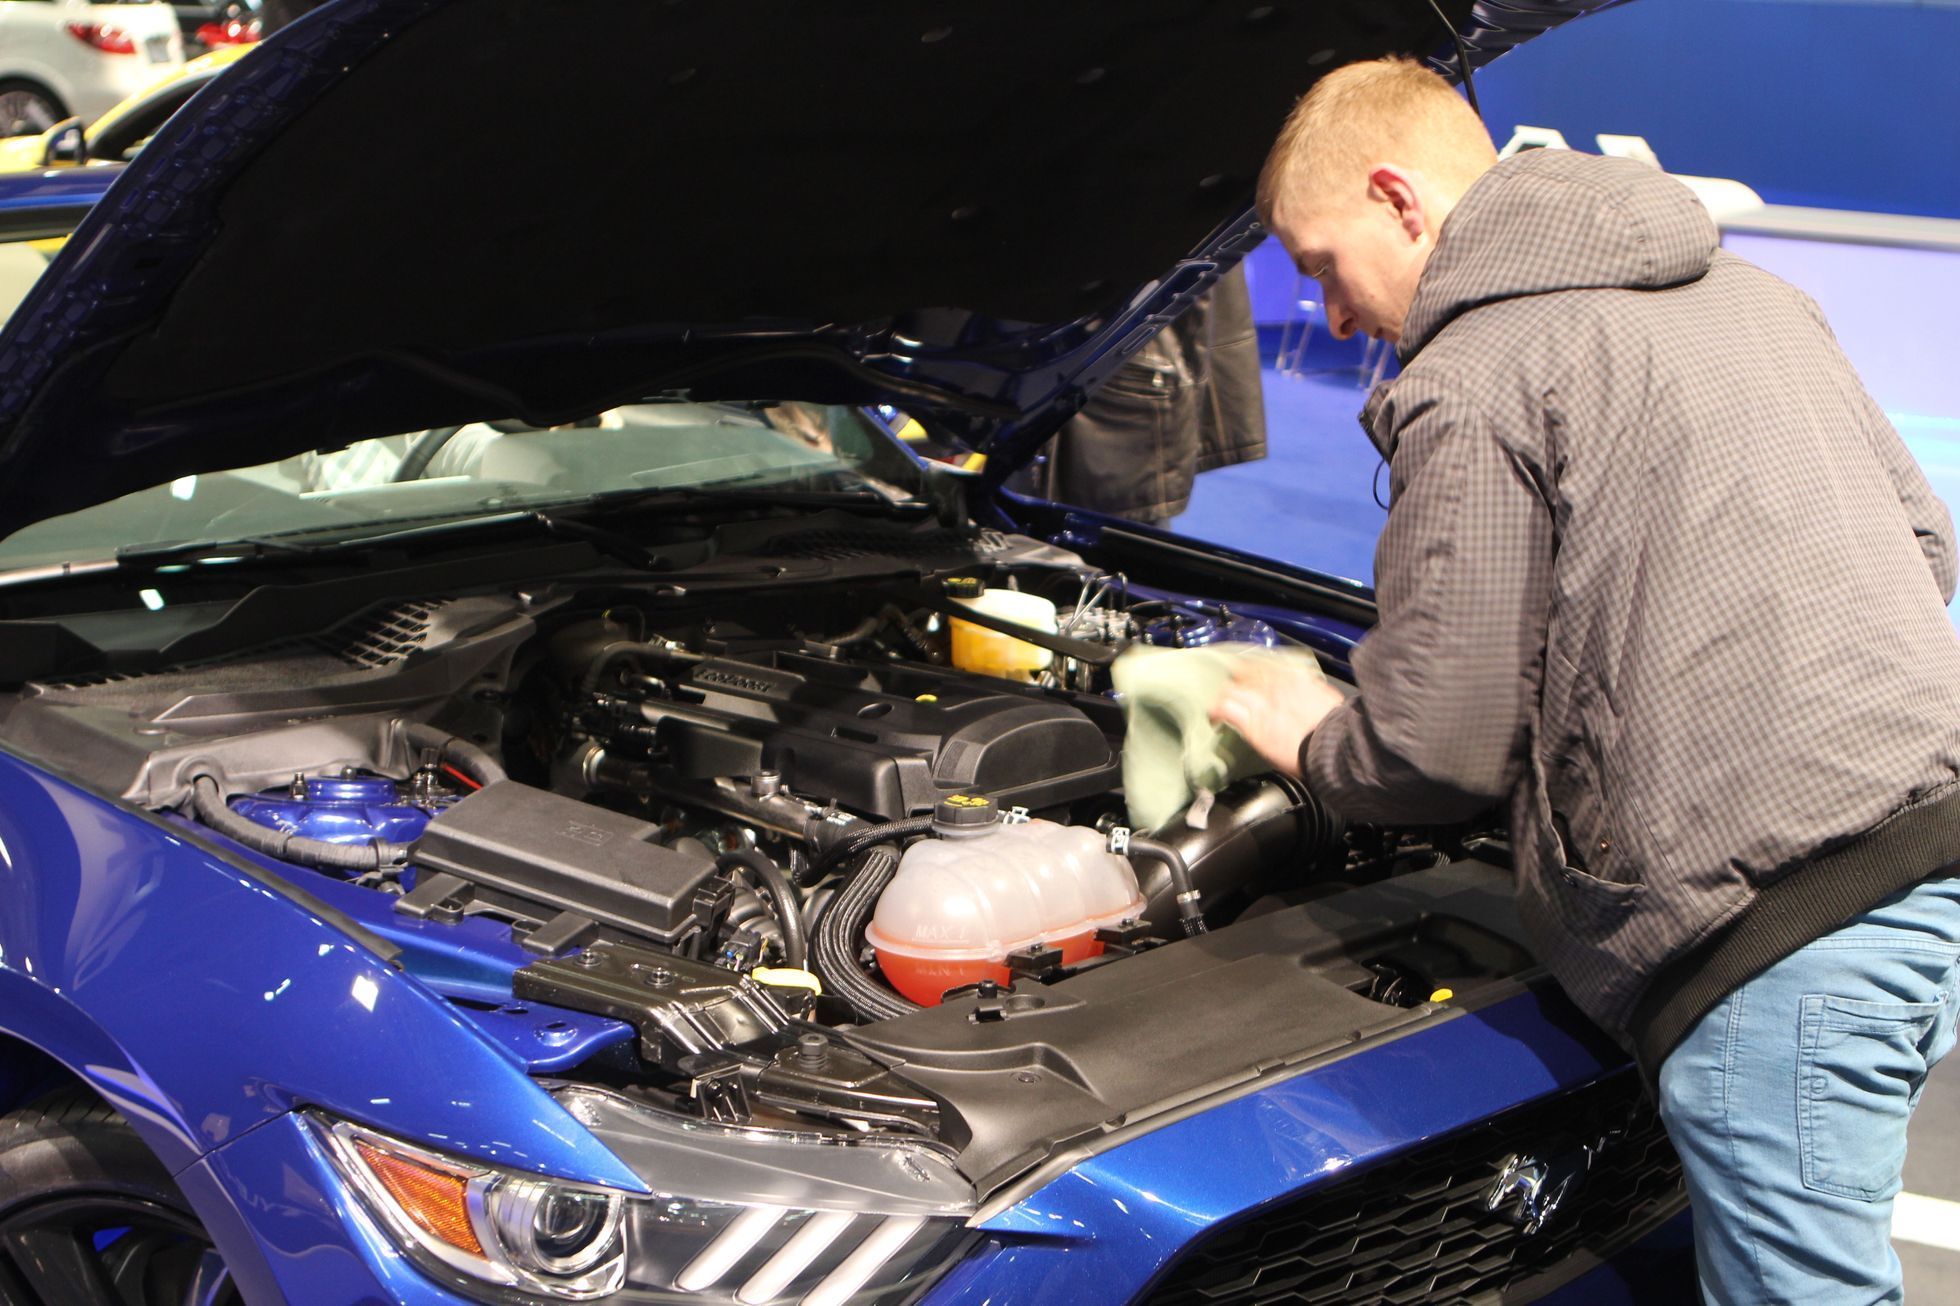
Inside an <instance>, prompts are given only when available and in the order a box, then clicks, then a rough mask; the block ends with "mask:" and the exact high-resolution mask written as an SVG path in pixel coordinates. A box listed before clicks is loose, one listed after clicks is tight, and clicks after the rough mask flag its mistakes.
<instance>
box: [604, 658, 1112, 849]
mask: <svg viewBox="0 0 1960 1306" xmlns="http://www.w3.org/2000/svg"><path fill="white" fill-rule="evenodd" d="M673 688H674V691H675V694H676V698H675V699H660V700H652V701H649V702H647V703H645V704H643V705H642V706H641V711H642V712H643V713H644V714H645V716H646V717H647V719H648V720H649V721H652V722H654V723H656V726H657V735H656V737H657V739H658V743H659V751H660V754H661V758H662V760H663V761H665V762H666V763H668V764H669V765H670V766H672V767H673V768H674V771H675V772H676V773H677V774H678V775H679V776H680V777H681V778H683V779H688V780H707V779H712V778H714V777H717V776H746V775H754V774H755V773H757V772H758V771H776V772H778V773H780V774H781V775H782V777H783V783H784V785H785V786H786V787H787V788H789V789H790V790H791V791H793V792H794V793H797V794H799V795H802V796H805V797H809V798H818V799H828V800H831V801H834V802H836V803H837V804H838V806H840V807H843V808H846V809H849V810H850V811H853V812H857V813H859V814H861V815H864V816H871V817H876V818H879V819H881V820H897V819H899V818H901V817H905V816H913V815H918V814H920V813H925V812H930V811H931V810H932V807H933V804H934V803H936V802H938V801H939V800H940V799H941V798H943V797H945V796H946V795H947V794H951V793H967V792H973V793H984V794H989V795H991V796H992V797H994V798H995V799H996V800H998V801H999V802H1000V803H1001V804H1002V805H1003V806H1008V805H1013V804H1020V805H1023V806H1027V807H1031V808H1040V807H1048V806H1051V805H1053V804H1056V803H1063V802H1068V801H1070V800H1072V799H1077V798H1086V797H1089V796H1091V795H1094V794H1099V793H1106V792H1108V791H1109V790H1111V789H1113V788H1115V787H1116V785H1117V784H1118V783H1119V779H1118V775H1119V771H1120V762H1119V757H1120V754H1121V739H1122V715H1121V712H1120V710H1119V709H1117V707H1116V706H1115V704H1113V703H1110V702H1108V701H1107V700H1105V699H1099V698H1094V697H1091V696H1088V695H1064V694H1060V693H1056V692H1051V691H1043V690H1039V689H1035V688H1033V687H1023V686H1020V685H1015V684H1012V683H1009V682H1007V681H1003V680H994V679H990V678H985V677H981V676H975V675H969V674H966V673H962V672H957V671H944V670H940V669H937V668H930V667H921V666H916V665H886V664H873V663H862V662H849V661H831V660H828V659H825V658H817V657H809V656H805V655H802V654H797V653H781V652H778V653H768V654H758V655H756V656H754V657H743V658H709V659H707V660H705V661H702V662H698V663H696V664H694V665H693V666H692V667H690V668H689V669H688V671H687V673H686V674H685V675H684V676H682V677H680V678H679V679H678V680H676V681H674V682H673ZM696 700H698V701H696ZM1091 713H1094V714H1095V717H1096V718H1097V719H1096V720H1092V719H1091V715H1090V714H1091Z"/></svg>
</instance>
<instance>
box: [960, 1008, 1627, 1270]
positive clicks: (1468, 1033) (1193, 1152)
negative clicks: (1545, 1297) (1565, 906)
mask: <svg viewBox="0 0 1960 1306" xmlns="http://www.w3.org/2000/svg"><path fill="white" fill-rule="evenodd" d="M1622 1062H1623V1058H1622V1056H1621V1055H1620V1053H1619V1052H1618V1050H1617V1049H1615V1048H1614V1047H1613V1046H1612V1045H1611V1044H1610V1043H1609V1042H1608V1041H1607V1040H1606V1039H1605V1037H1604V1036H1603V1035H1601V1034H1600V1033H1598V1031H1596V1030H1594V1029H1593V1028H1592V1027H1591V1026H1589V1025H1587V1024H1586V1023H1585V1021H1584V1019H1583V1018H1582V1017H1580V1016H1579V1015H1578V1013H1577V1012H1576V1011H1575V1010H1574V1009H1573V1008H1572V1006H1571V1004H1570V1003H1568V1002H1567V1001H1566V1000H1565V999H1564V998H1563V997H1561V996H1559V995H1558V994H1556V993H1555V992H1540V991H1537V990H1532V991H1529V992H1526V993H1524V994H1520V995H1518V996H1516V997H1513V998H1509V999H1506V1000H1504V1001H1502V1002H1499V1003H1495V1004H1493V1005H1492V1006H1490V1007H1488V1008H1486V1009H1484V1010H1481V1011H1475V1012H1466V1013H1463V1014H1460V1015H1457V1016H1455V1017H1453V1018H1450V1019H1446V1020H1443V1021H1440V1022H1439V1023H1437V1024H1436V1025H1434V1026H1433V1027H1431V1028H1428V1029H1425V1030H1422V1031H1420V1032H1417V1033H1414V1034H1410V1035H1408V1036H1406V1037H1403V1038H1399V1039H1396V1040H1393V1041H1391V1042H1388V1043H1385V1044H1383V1045H1381V1046H1379V1047H1376V1048H1371V1049H1368V1050H1366V1051H1362V1052H1357V1053H1355V1054H1354V1055H1352V1056H1349V1057H1345V1058H1343V1059H1341V1060H1338V1061H1335V1062H1332V1063H1331V1064H1328V1065H1326V1066H1323V1067H1321V1068H1319V1069H1316V1070H1312V1071H1309V1072H1307V1073H1304V1074H1300V1075H1296V1076H1293V1077H1291V1078H1289V1079H1285V1080H1282V1081H1280V1082H1279V1083H1275V1084H1272V1085H1269V1086H1266V1087H1264V1088H1260V1089H1257V1090H1255V1091H1253V1092H1249V1093H1245V1094H1243V1095H1241V1096H1239V1097H1236V1098H1233V1099H1231V1100H1229V1101H1227V1102H1223V1103H1221V1104H1219V1105H1217V1106H1215V1107H1211V1108H1209V1109H1207V1110H1205V1111H1202V1112H1200V1113H1198V1114H1196V1115H1192V1116H1189V1117H1187V1118H1185V1119H1183V1120H1178V1121H1175V1122H1173V1123H1171V1124H1167V1125H1165V1126H1163V1127H1162V1128H1159V1129H1156V1130H1154V1131H1152V1132H1150V1133H1147V1134H1143V1135H1141V1136H1140V1137H1137V1138H1134V1139H1131V1140H1130V1141H1128V1142H1125V1143H1121V1144H1119V1145H1118V1146H1115V1147H1112V1148H1110V1149H1109V1150H1107V1151H1104V1152H1102V1153H1099V1154H1098V1155H1095V1156H1093V1157H1090V1158H1089V1159H1087V1160H1085V1161H1083V1162H1082V1163H1081V1164H1079V1165H1077V1166H1076V1167H1075V1168H1074V1169H1072V1170H1070V1171H1069V1172H1068V1173H1066V1174H1064V1175H1062V1176H1060V1177H1059V1178H1057V1179H1055V1180H1053V1181H1052V1182H1050V1183H1048V1184H1047V1185H1046V1186H1044V1187H1042V1188H1041V1189H1039V1190H1038V1191H1036V1192H1034V1193H1032V1194H1030V1195H1029V1196H1028V1197H1026V1198H1025V1199H1023V1200H1022V1201H1020V1202H1018V1203H1016V1204H1015V1205H1014V1206H1012V1207H1010V1208H1009V1209H1007V1210H1005V1211H1003V1212H1001V1213H999V1214H998V1215H996V1216H994V1217H993V1218H991V1219H989V1220H987V1221H986V1222H985V1223H984V1224H983V1225H982V1226H981V1227H983V1228H985V1229H987V1230H989V1231H991V1232H993V1233H994V1234H995V1235H997V1237H996V1239H995V1240H994V1241H993V1242H991V1243H989V1244H988V1245H986V1246H985V1247H984V1248H983V1249H982V1250H981V1251H980V1252H978V1253H976V1254H975V1255H974V1256H973V1257H972V1258H970V1259H969V1260H968V1261H967V1262H965V1263H964V1264H962V1265H960V1266H959V1267H957V1268H956V1269H955V1270H954V1271H953V1272H952V1273H951V1274H950V1275H949V1276H948V1277H947V1278H946V1279H945V1280H944V1281H943V1282H942V1283H940V1284H939V1286H938V1287H937V1288H935V1289H934V1290H933V1292H932V1293H930V1294H929V1295H928V1296H927V1297H926V1299H925V1300H926V1301H928V1302H930V1303H932V1304H933V1306H948V1304H949V1303H955V1302H958V1303H980V1302H984V1301H995V1302H999V1301H1126V1300H1128V1299H1129V1298H1130V1297H1131V1296H1132V1295H1134V1294H1135V1293H1138V1292H1140V1291H1142V1290H1143V1289H1144V1288H1145V1287H1146V1286H1147V1285H1148V1284H1149V1283H1150V1282H1151V1281H1152V1280H1154V1279H1155V1278H1156V1277H1157V1276H1158V1275H1159V1274H1160V1273H1162V1272H1163V1271H1164V1270H1165V1269H1166V1268H1167V1267H1168V1266H1169V1265H1170V1264H1171V1262H1172V1261H1173V1260H1174V1259H1175V1258H1176V1256H1177V1254H1178V1253H1179V1252H1180V1251H1181V1250H1182V1249H1183V1248H1184V1247H1185V1246H1186V1245H1187V1244H1189V1243H1190V1242H1191V1241H1192V1240H1193V1239H1196V1238H1199V1237H1201V1236H1203V1235H1204V1234H1205V1233H1206V1232H1207V1231H1209V1230H1210V1229H1212V1228H1213V1227H1215V1226H1216V1225H1218V1224H1220V1223H1222V1222H1225V1221H1229V1220H1232V1219H1235V1218H1237V1217H1239V1216H1243V1215H1245V1214H1248V1213H1250V1212H1252V1211H1255V1210H1258V1209H1259V1208H1261V1207H1263V1206H1266V1205H1268V1204H1269V1203H1273V1202H1278V1201H1284V1200H1288V1199H1292V1198H1296V1197H1298V1196H1301V1195H1302V1194H1304V1193H1305V1192H1306V1191H1307V1190H1308V1189H1310V1188H1312V1187H1313V1186H1314V1185H1316V1184H1320V1183H1325V1182H1329V1181H1331V1180H1333V1179H1334V1178H1336V1177H1339V1176H1342V1175H1344V1174H1345V1173H1346V1172H1348V1171H1350V1170H1352V1169H1354V1168H1355V1167H1357V1166H1365V1165H1368V1164H1370V1163H1371V1162H1375V1161H1380V1160H1384V1159H1386V1158H1387V1157H1389V1156H1391V1155H1393V1154H1395V1153H1397V1152H1400V1151H1403V1150H1405V1149H1407V1148H1409V1147H1412V1146H1415V1145H1417V1144H1419V1143H1421V1142H1422V1141H1423V1140H1425V1139H1429V1138H1434V1137H1437V1136H1439V1135H1442V1134H1446V1133H1449V1132H1451V1131H1452V1130H1456V1129H1460V1128H1463V1127H1464V1126H1466V1125H1470V1124H1474V1123H1475V1122H1476V1121H1479V1120H1482V1119H1486V1118H1488V1117H1489V1116H1491V1115H1494V1114H1496V1113H1498V1112H1500V1111H1504V1110H1507V1109H1509V1108H1511V1107H1514V1106H1517V1105H1519V1104H1521V1103H1525V1102H1529V1101H1531V1100H1533V1099H1535V1098H1540V1097H1543V1096H1545V1095H1547V1094H1553V1093H1558V1092H1561V1091H1564V1090H1568V1089H1572V1088H1576V1087H1578V1086H1580V1085H1582V1084H1584V1083H1586V1082H1588V1081H1590V1080H1592V1079H1595V1078H1597V1077H1598V1076H1599V1075H1600V1074H1601V1073H1603V1072H1606V1071H1609V1070H1612V1069H1614V1068H1615V1067H1616V1066H1618V1065H1620V1064H1622ZM1224 1158H1229V1160H1225V1159H1224Z"/></svg>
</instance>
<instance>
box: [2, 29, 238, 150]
mask: <svg viewBox="0 0 1960 1306" xmlns="http://www.w3.org/2000/svg"><path fill="white" fill-rule="evenodd" d="M252 48H253V47H252V46H250V45H225V46H219V47H218V48H217V49H215V50H212V51H211V52H210V53H209V54H201V55H199V56H198V57H197V58H195V59H192V60H191V61H190V62H189V63H186V64H184V65H183V66H182V67H180V68H178V69H176V70H175V71H174V72H172V73H171V74H170V75H168V76H167V77H164V78H163V79H162V80H160V81H158V82H157V83H155V84H154V85H152V86H150V87H149V88H147V89H145V90H143V91H140V92H138V93H137V94H135V95H132V96H130V97H129V98H128V99H127V100H124V101H123V102H122V103H120V104H118V105H116V106H115V107H114V108H112V109H110V110H109V111H108V112H106V113H104V114H103V115H102V116H101V117H100V118H97V119H96V120H95V121H94V122H92V123H89V124H88V125H87V126H83V125H82V120H81V119H80V118H68V119H64V120H63V121H61V122H58V123H56V124H55V125H54V126H52V127H50V128H48V129H47V130H46V131H44V132H42V133H41V134H40V135H38V136H10V137H6V138H4V139H0V173H5V172H35V171H38V170H40V169H42V168H60V167H72V166H75V165H78V164H86V163H127V162H128V161H129V160H130V159H132V158H134V157H135V156H136V152H137V151H138V150H140V149H142V148H143V145H144V143H145V142H146V141H148V140H149V139H150V137H152V136H154V135H155V134H156V131H157V128H159V127H161V126H163V124H164V122H165V121H166V120H167V119H168V118H169V117H170V115H171V114H173V113H175V112H177V110H179V109H181V108H183V107H184V104H185V102H187V101H188V100H189V99H190V98H191V96H193V95H195V94H197V92H198V91H199V90H201V89H203V88H204V86H206V85H207V84H208V83H209V82H210V81H211V80H212V79H213V78H214V77H216V76H217V75H218V74H219V73H221V72H223V71H224V70H225V69H226V68H229V67H230V66H231V65H232V64H235V63H237V62H238V61H239V60H240V59H242V58H244V57H245V55H246V54H247V53H248V52H249V51H250V50H251V49H252Z"/></svg>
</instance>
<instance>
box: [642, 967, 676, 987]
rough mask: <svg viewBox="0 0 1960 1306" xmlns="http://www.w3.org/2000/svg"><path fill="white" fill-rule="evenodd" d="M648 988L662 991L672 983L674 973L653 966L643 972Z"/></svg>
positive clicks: (664, 968)
mask: <svg viewBox="0 0 1960 1306" xmlns="http://www.w3.org/2000/svg"><path fill="white" fill-rule="evenodd" d="M645 979H646V982H647V985H648V987H650V988H656V989H664V988H666V987H667V986H668V985H669V984H672V983H673V982H674V972H673V971H671V970H668V969H667V968H666V967H665V966H654V967H651V968H649V969H648V970H647V971H646V972H645Z"/></svg>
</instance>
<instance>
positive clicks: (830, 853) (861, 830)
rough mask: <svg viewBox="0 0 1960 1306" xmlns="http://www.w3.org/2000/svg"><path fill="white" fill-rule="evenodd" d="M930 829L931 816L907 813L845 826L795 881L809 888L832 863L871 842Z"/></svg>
mask: <svg viewBox="0 0 1960 1306" xmlns="http://www.w3.org/2000/svg"><path fill="white" fill-rule="evenodd" d="M930 829H932V818H931V817H930V816H908V817H906V818H905V819H904V820H902V821H887V822H885V823H884V824H883V825H861V826H858V827H856V828H855V829H852V830H847V831H845V832H844V834H843V835H842V836H841V837H840V838H839V839H838V840H837V842H836V843H834V844H832V845H830V847H828V848H825V849H823V850H822V851H821V852H819V853H818V854H817V855H816V856H815V857H812V858H811V859H810V864H809V865H808V866H806V867H804V868H803V871H802V873H801V874H800V875H798V876H797V883H799V884H801V885H803V886H804V887H805V888H808V887H809V886H811V885H813V884H815V883H816V882H817V881H819V880H821V879H823V877H824V876H825V875H827V874H829V872H830V868H831V867H833V866H835V865H837V864H838V863H839V862H844V861H849V860H850V859H851V858H853V857H855V856H857V855H858V854H859V853H861V852H863V851H864V850H865V849H866V848H869V847H871V846H872V845H873V844H881V843H890V842H892V841H893V840H895V839H906V838H910V837H911V836H912V835H915V834H924V833H926V832H927V831H928V830H930Z"/></svg>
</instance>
